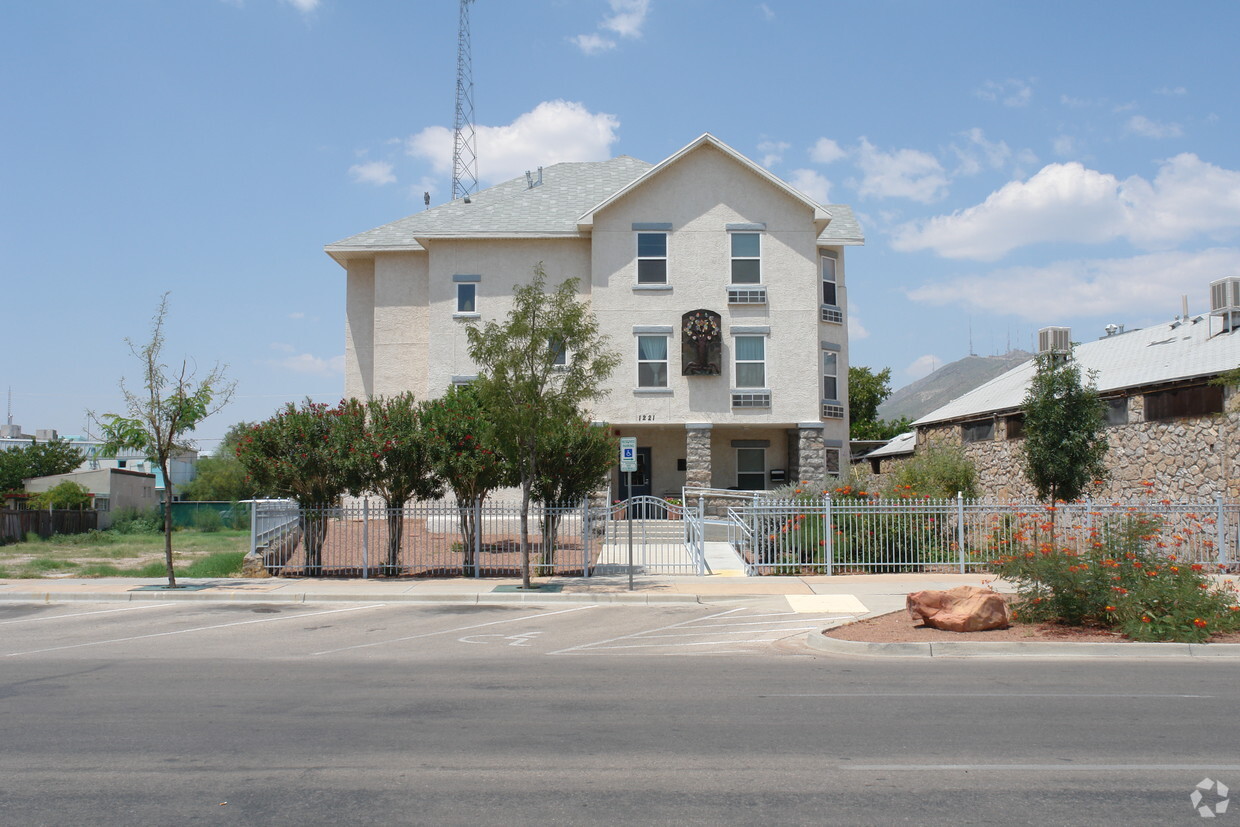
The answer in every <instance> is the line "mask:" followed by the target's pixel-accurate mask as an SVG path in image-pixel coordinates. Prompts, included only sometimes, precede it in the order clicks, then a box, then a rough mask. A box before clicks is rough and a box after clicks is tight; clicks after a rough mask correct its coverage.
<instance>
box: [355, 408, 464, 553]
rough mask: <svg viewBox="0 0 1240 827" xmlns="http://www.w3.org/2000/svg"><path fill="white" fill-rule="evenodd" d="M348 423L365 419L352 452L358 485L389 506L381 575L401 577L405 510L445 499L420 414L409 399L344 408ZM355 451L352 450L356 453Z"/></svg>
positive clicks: (418, 409)
mask: <svg viewBox="0 0 1240 827" xmlns="http://www.w3.org/2000/svg"><path fill="white" fill-rule="evenodd" d="M345 409H346V411H347V414H348V415H349V416H350V417H356V416H359V415H361V416H363V417H364V420H365V428H364V430H363V433H362V435H361V438H360V439H359V440H358V441H357V442H356V444H355V446H353V447H351V448H350V453H351V455H352V456H354V457H356V463H357V472H358V474H359V475H360V479H359V480H358V482H357V484H358V485H359V486H360V487H361V488H362V489H364V490H367V491H373V492H375V493H376V494H378V495H379V496H380V497H383V499H384V501H385V502H386V503H387V529H388V532H387V540H388V549H387V560H386V561H385V563H384V566H383V572H384V574H399V573H400V565H399V560H400V542H401V538H402V536H403V535H404V528H405V516H404V508H405V505H406V504H407V503H408V502H409V501H410V500H412V499H430V498H433V497H438V496H439V495H440V494H442V493H443V482H442V481H441V480H440V479H439V477H437V476H436V475H435V471H434V466H433V463H432V461H431V452H430V448H429V446H428V444H427V439H426V434H425V432H424V431H423V429H422V417H421V414H422V412H421V409H420V408H419V407H418V404H417V402H416V400H415V399H414V397H413V394H412V393H408V392H406V393H402V394H400V395H398V396H393V397H388V398H372V399H369V400H367V401H366V402H365V403H362V402H359V401H358V400H356V399H350V400H349V401H348V402H346V403H345ZM354 448H356V450H354Z"/></svg>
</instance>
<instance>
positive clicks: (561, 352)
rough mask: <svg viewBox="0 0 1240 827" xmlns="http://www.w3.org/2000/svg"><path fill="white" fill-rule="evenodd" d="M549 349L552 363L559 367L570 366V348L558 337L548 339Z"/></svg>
mask: <svg viewBox="0 0 1240 827" xmlns="http://www.w3.org/2000/svg"><path fill="white" fill-rule="evenodd" d="M547 350H549V351H551V365H552V367H555V368H557V369H563V368H567V367H568V348H566V347H564V343H563V342H562V341H560V340H558V339H548V340H547Z"/></svg>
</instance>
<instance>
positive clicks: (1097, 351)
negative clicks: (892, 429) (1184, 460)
mask: <svg viewBox="0 0 1240 827" xmlns="http://www.w3.org/2000/svg"><path fill="white" fill-rule="evenodd" d="M1220 329H1221V324H1220V322H1219V320H1218V319H1214V318H1211V317H1209V316H1194V317H1192V318H1191V319H1189V320H1188V321H1174V322H1169V323H1167V324H1160V325H1155V326H1153V327H1147V328H1144V329H1142V330H1133V331H1130V332H1128V333H1121V334H1119V335H1118V336H1108V337H1106V338H1104V339H1097V340H1095V341H1092V342H1085V343H1084V344H1081V345H1078V346H1077V347H1076V350H1075V351H1074V358H1075V359H1076V361H1077V363H1078V364H1079V365H1080V366H1081V372H1082V374H1084V375H1089V374H1090V373H1093V374H1094V377H1093V381H1094V387H1096V388H1097V389H1098V391H1099V392H1100V393H1108V392H1113V391H1120V390H1125V389H1127V388H1140V387H1143V386H1149V385H1157V384H1161V383H1165V382H1176V381H1183V380H1185V379H1194V378H1198V377H1203V376H1216V375H1218V374H1220V373H1223V372H1225V371H1229V370H1232V369H1233V368H1236V367H1238V366H1240V332H1237V331H1232V332H1230V333H1220V332H1219V331H1220ZM1033 374H1034V361H1033V360H1032V359H1031V360H1029V361H1028V362H1025V363H1024V364H1021V365H1018V366H1017V367H1014V368H1012V369H1011V370H1010V371H1008V372H1007V373H1004V374H1000V375H999V376H996V377H995V378H994V379H991V380H990V381H989V382H987V383H986V384H984V385H982V386H981V387H978V388H977V389H975V390H973V391H970V392H969V393H966V394H965V395H964V396H961V397H959V398H957V399H954V400H952V401H951V402H949V403H947V404H946V405H944V406H943V407H941V408H939V409H938V410H936V411H933V412H931V413H929V414H926V415H925V416H923V417H922V418H921V419H919V420H917V421H916V422H914V423H913V424H914V425H929V424H932V423H935V422H949V421H952V420H959V419H967V418H969V417H973V416H982V415H985V414H989V413H993V412H999V411H1010V410H1015V409H1017V408H1019V407H1020V406H1021V402H1022V401H1023V400H1024V398H1025V393H1026V392H1027V391H1028V389H1029V383H1030V381H1031V380H1032V379H1033Z"/></svg>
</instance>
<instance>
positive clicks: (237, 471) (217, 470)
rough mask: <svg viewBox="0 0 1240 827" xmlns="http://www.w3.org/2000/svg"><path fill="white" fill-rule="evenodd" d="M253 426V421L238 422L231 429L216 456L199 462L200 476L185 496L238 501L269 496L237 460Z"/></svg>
mask: <svg viewBox="0 0 1240 827" xmlns="http://www.w3.org/2000/svg"><path fill="white" fill-rule="evenodd" d="M253 427H254V424H253V423H251V422H238V423H236V424H235V425H233V426H232V427H231V428H229V429H228V431H227V432H225V434H224V438H223V439H222V440H220V444H219V447H217V448H216V449H215V453H214V454H212V455H211V456H209V457H202V458H201V459H200V460H198V469H197V471H198V473H197V475H196V476H195V477H194V479H193V480H191V481H190V483H189V484H188V485H186V486H185V488H184V489H183V490H182V492H181V494H182V497H184V498H185V499H187V500H213V501H228V502H236V501H237V500H249V499H253V498H255V497H258V496H262V495H263V494H264V493H266V492H262V491H259V489H258V487H257V486H256V485H255V484H254V481H253V479H251V478H250V476H249V474H247V473H246V470H245V466H243V465H242V464H241V460H240V459H238V458H237V446H238V444H239V443H240V442H241V440H242V439H244V438H245V435H246V432H247V431H249V430H250V429H251V428H253Z"/></svg>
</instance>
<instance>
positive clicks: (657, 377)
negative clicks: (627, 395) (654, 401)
mask: <svg viewBox="0 0 1240 827" xmlns="http://www.w3.org/2000/svg"><path fill="white" fill-rule="evenodd" d="M637 386H638V387H639V388H666V387H667V337H666V336H638V337H637Z"/></svg>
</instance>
